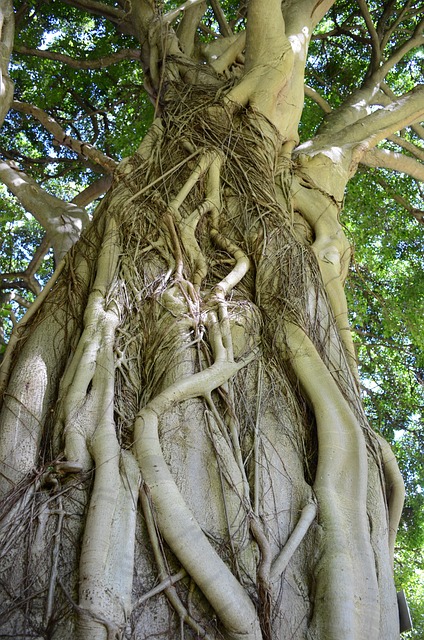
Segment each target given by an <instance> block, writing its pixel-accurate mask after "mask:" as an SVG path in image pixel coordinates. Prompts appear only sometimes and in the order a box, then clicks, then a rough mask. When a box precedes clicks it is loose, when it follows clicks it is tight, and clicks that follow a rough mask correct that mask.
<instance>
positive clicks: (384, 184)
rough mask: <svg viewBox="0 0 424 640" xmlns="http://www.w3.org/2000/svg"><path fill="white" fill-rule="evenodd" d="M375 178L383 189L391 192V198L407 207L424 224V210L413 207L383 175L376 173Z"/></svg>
mask: <svg viewBox="0 0 424 640" xmlns="http://www.w3.org/2000/svg"><path fill="white" fill-rule="evenodd" d="M374 179H375V180H376V182H378V184H379V185H381V186H382V187H383V189H384V190H385V191H386V192H387V193H388V194H389V196H390V197H391V198H393V200H394V201H395V202H397V203H398V204H400V206H401V207H403V208H404V209H406V211H408V213H410V214H411V215H412V216H414V218H415V219H416V220H418V222H421V224H424V210H421V209H417V208H416V207H413V206H412V205H411V204H410V203H409V202H408V201H407V200H405V198H403V197H402V196H400V195H399V194H398V193H396V191H395V190H394V189H393V188H392V187H391V186H390V185H389V184H388V183H387V182H386V181H385V180H383V178H382V177H381V176H378V175H374Z"/></svg>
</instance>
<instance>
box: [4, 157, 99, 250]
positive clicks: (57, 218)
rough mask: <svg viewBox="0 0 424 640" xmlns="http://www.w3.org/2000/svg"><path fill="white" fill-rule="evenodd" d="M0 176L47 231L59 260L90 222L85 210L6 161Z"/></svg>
mask: <svg viewBox="0 0 424 640" xmlns="http://www.w3.org/2000/svg"><path fill="white" fill-rule="evenodd" d="M0 180H2V181H3V182H4V184H5V185H6V186H7V187H8V188H9V189H10V191H11V192H12V193H13V194H14V195H15V196H16V197H17V198H18V200H19V202H20V203H21V204H22V206H23V207H24V208H25V209H26V210H27V211H29V212H30V213H31V214H32V215H33V216H34V218H35V219H36V220H37V221H38V222H39V223H40V224H41V226H42V227H44V229H45V230H46V231H47V233H48V236H49V239H50V240H51V243H52V246H53V250H54V252H55V257H56V260H59V259H60V258H61V257H62V256H63V255H64V254H65V253H66V252H67V251H68V249H70V248H71V247H72V245H73V244H75V242H76V241H77V240H78V238H79V236H80V234H81V231H82V229H83V228H84V227H85V226H86V224H88V221H89V218H88V215H87V213H86V211H85V210H84V209H82V208H81V207H78V206H76V205H75V204H72V203H70V202H64V201H63V200H61V199H60V198H56V197H55V196H52V195H51V194H50V193H47V191H45V190H44V189H42V188H41V187H40V186H39V185H38V184H37V183H36V182H35V180H33V179H32V178H30V177H29V176H27V175H26V174H25V173H24V172H23V171H19V170H18V169H16V168H14V167H12V166H11V165H10V164H9V163H7V162H0Z"/></svg>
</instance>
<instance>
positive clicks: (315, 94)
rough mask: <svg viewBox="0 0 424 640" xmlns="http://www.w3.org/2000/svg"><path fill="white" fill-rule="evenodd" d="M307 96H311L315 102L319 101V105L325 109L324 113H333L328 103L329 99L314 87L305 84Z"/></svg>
mask: <svg viewBox="0 0 424 640" xmlns="http://www.w3.org/2000/svg"><path fill="white" fill-rule="evenodd" d="M305 96H307V97H308V98H311V100H313V101H314V102H316V103H317V105H318V106H319V107H321V109H322V110H323V111H324V113H331V112H332V108H331V107H330V105H329V104H328V102H327V100H326V99H325V98H323V97H322V96H321V95H320V94H319V93H318V91H315V89H313V88H312V87H310V86H308V85H307V84H305Z"/></svg>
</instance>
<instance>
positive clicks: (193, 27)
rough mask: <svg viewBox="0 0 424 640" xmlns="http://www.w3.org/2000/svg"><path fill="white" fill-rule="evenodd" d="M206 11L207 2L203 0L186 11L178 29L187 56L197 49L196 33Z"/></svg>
mask: <svg viewBox="0 0 424 640" xmlns="http://www.w3.org/2000/svg"><path fill="white" fill-rule="evenodd" d="M205 11H206V2H205V1H203V2H201V3H200V4H197V5H195V6H193V7H191V8H189V9H186V11H184V15H183V17H182V20H181V22H180V24H179V25H178V29H177V37H178V40H179V42H180V44H181V47H182V50H183V51H184V53H185V54H186V55H187V56H190V57H191V56H192V55H193V52H194V50H195V43H196V33H197V28H198V26H199V22H200V20H201V19H202V16H203V14H204V13H205Z"/></svg>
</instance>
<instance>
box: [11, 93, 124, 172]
mask: <svg viewBox="0 0 424 640" xmlns="http://www.w3.org/2000/svg"><path fill="white" fill-rule="evenodd" d="M12 107H13V109H16V111H19V112H20V113H26V114H28V115H32V116H34V118H37V120H38V121H39V122H41V124H42V125H43V126H44V127H45V128H46V129H47V131H50V133H51V134H52V135H53V136H54V138H55V140H56V141H57V142H58V143H59V144H61V145H62V146H64V147H67V148H68V149H71V150H72V151H74V152H75V153H77V154H78V155H79V156H82V158H87V159H88V160H91V161H92V162H94V164H96V165H98V166H100V167H102V169H105V170H106V171H107V172H108V173H111V172H113V171H114V170H115V168H116V167H117V165H118V163H117V162H116V160H113V159H112V158H109V156H107V155H106V154H104V153H102V152H101V151H99V149H96V148H95V147H93V145H91V144H88V143H85V142H82V141H81V140H76V139H75V138H71V136H68V135H67V134H66V132H65V131H64V130H63V129H62V127H61V126H60V124H59V123H58V122H57V121H56V120H54V119H53V118H52V117H51V116H49V115H48V114H47V113H46V112H45V111H43V110H42V109H39V108H38V107H35V106H34V105H32V104H28V103H26V102H19V101H17V100H15V101H14V102H13V103H12Z"/></svg>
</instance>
